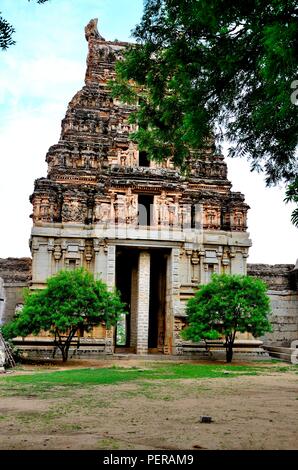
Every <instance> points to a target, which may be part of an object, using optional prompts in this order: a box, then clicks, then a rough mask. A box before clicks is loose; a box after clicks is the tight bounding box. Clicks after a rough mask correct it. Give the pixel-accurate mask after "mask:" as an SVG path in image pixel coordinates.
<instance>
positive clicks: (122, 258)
mask: <svg viewBox="0 0 298 470" xmlns="http://www.w3.org/2000/svg"><path fill="white" fill-rule="evenodd" d="M136 262H137V255H136V251H135V250H125V249H124V250H122V249H117V252H116V287H117V290H119V291H120V295H121V300H122V302H125V304H126V305H125V310H126V311H127V312H128V313H127V315H124V316H123V317H122V318H120V320H119V321H118V322H117V325H116V328H115V338H114V344H115V347H116V348H129V347H130V337H131V328H130V325H131V288H132V286H131V273H132V269H133V267H134V265H135V263H136Z"/></svg>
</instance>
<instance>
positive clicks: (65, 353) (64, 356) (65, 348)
mask: <svg viewBox="0 0 298 470" xmlns="http://www.w3.org/2000/svg"><path fill="white" fill-rule="evenodd" d="M68 349H69V348H67V347H66V346H64V348H63V349H61V353H62V362H66V361H67V359H68Z"/></svg>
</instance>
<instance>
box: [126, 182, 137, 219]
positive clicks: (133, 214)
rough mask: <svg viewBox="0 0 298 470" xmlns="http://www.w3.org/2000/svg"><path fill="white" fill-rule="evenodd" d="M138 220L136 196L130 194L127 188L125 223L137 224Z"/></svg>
mask: <svg viewBox="0 0 298 470" xmlns="http://www.w3.org/2000/svg"><path fill="white" fill-rule="evenodd" d="M137 219H138V208H137V196H136V195H135V194H132V191H131V189H130V188H129V190H128V193H127V196H126V223H127V224H133V223H137Z"/></svg>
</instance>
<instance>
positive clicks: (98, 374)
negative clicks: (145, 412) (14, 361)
mask: <svg viewBox="0 0 298 470" xmlns="http://www.w3.org/2000/svg"><path fill="white" fill-rule="evenodd" d="M297 370H298V369H297V366H292V365H289V366H282V367H268V366H267V367H266V366H260V365H252V366H248V365H243V366H242V365H236V366H234V365H233V364H185V363H150V364H146V369H143V368H142V369H141V368H140V369H137V368H135V367H133V368H123V367H115V366H113V367H109V368H90V369H75V370H65V371H54V372H42V373H40V372H39V373H37V374H30V375H29V374H28V375H19V376H9V377H5V378H3V380H1V382H0V392H1V389H2V390H3V391H8V392H9V394H10V395H14V394H15V395H22V394H26V393H28V392H29V389H30V393H31V394H32V393H33V392H34V393H41V394H42V393H46V394H48V393H51V396H53V394H52V392H55V387H56V392H58V393H59V394H61V393H63V391H64V390H65V387H67V388H68V389H69V388H72V387H73V388H74V389H75V388H77V387H82V386H90V385H111V384H116V383H121V382H129V381H145V382H146V381H148V382H151V381H152V380H179V379H204V378H208V379H211V378H233V377H238V376H243V375H248V376H251V375H259V374H270V373H274V372H288V371H297ZM8 387H9V390H7V388H8ZM31 387H33V388H31ZM70 393H71V391H70Z"/></svg>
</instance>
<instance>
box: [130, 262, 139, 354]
mask: <svg viewBox="0 0 298 470" xmlns="http://www.w3.org/2000/svg"><path fill="white" fill-rule="evenodd" d="M137 314H138V270H137V266H134V267H133V268H132V271H131V297H130V346H131V347H132V348H134V351H136V347H137Z"/></svg>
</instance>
